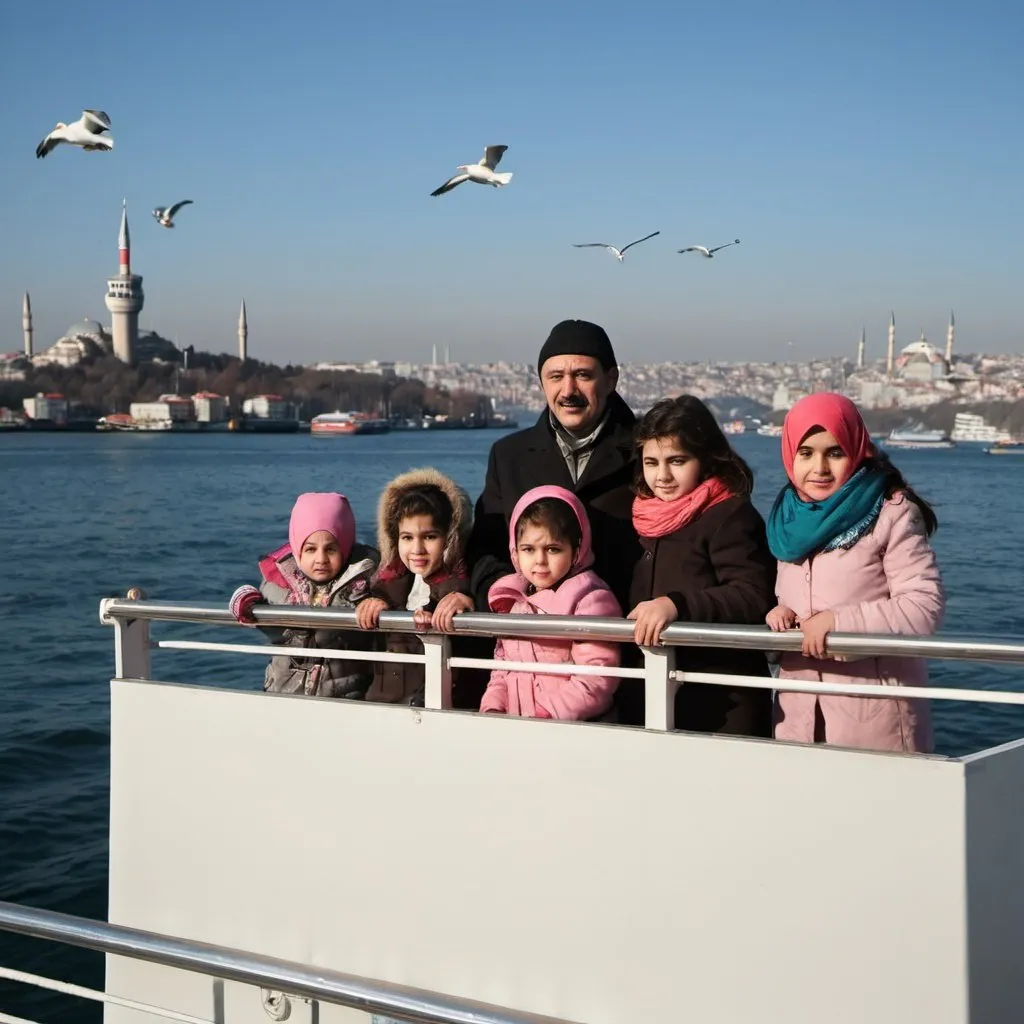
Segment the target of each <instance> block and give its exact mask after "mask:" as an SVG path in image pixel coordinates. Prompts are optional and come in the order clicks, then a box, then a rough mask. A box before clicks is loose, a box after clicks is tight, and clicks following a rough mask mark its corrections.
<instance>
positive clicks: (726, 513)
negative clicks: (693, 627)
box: [629, 497, 776, 736]
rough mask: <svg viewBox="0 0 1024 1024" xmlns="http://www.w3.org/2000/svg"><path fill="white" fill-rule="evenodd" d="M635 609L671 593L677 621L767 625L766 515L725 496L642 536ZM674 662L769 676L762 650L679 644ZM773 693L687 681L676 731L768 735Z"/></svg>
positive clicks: (770, 580)
mask: <svg viewBox="0 0 1024 1024" xmlns="http://www.w3.org/2000/svg"><path fill="white" fill-rule="evenodd" d="M640 543H641V545H642V546H643V549H644V554H643V557H642V558H641V559H640V561H639V562H638V563H637V564H636V567H635V569H634V570H633V586H632V588H631V590H630V595H629V598H630V608H635V607H636V606H637V605H638V604H639V603H640V602H641V601H649V600H651V598H654V597H666V596H667V597H670V598H671V599H672V601H673V603H674V604H675V606H676V611H677V613H678V616H679V620H678V621H680V622H714V623H723V624H732V625H755V624H756V625H763V624H764V619H765V616H766V615H767V614H768V612H769V611H771V609H772V608H773V607H774V606H775V569H776V562H775V559H774V558H773V557H772V554H771V552H770V551H769V550H768V541H767V538H766V536H765V527H764V520H763V519H762V518H761V515H760V513H759V512H758V511H757V510H756V509H755V508H754V506H753V505H752V504H751V503H750V501H749V499H747V498H739V497H736V498H728V499H727V500H725V501H722V502H720V503H718V504H717V505H713V506H712V507H711V508H709V509H707V510H706V511H705V512H703V513H702V514H701V515H700V516H699V517H698V518H697V519H695V520H694V521H693V522H691V523H688V524H687V525H686V526H683V527H681V528H680V529H678V530H676V531H675V532H674V533H670V534H668V535H667V536H665V537H653V538H652V537H641V538H640ZM676 667H677V668H680V669H683V670H684V671H686V670H689V671H691V672H722V673H728V674H731V675H753V676H767V675H768V674H769V673H768V663H767V661H766V659H765V656H764V654H762V653H761V652H760V651H747V650H737V649H732V650H730V649H728V648H723V647H717V648H716V647H677V648H676ZM771 707H772V702H771V691H770V690H755V689H735V690H730V689H728V688H726V687H724V686H716V685H714V684H711V683H684V684H683V685H682V686H680V687H679V690H678V691H677V693H676V709H675V713H676V728H677V729H686V730H689V731H693V732H718V733H732V734H734V735H745V736H771Z"/></svg>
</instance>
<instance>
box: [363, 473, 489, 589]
mask: <svg viewBox="0 0 1024 1024" xmlns="http://www.w3.org/2000/svg"><path fill="white" fill-rule="evenodd" d="M426 485H433V486H435V487H437V488H439V489H440V490H441V491H442V492H443V493H444V495H445V496H446V497H447V498H448V501H449V502H450V503H451V506H452V523H451V526H450V527H449V529H448V536H447V537H445V542H444V555H443V559H442V563H443V564H442V569H441V572H443V573H445V574H446V575H455V574H464V573H465V564H464V561H463V559H464V557H465V553H466V544H467V542H468V541H469V533H470V530H471V528H472V526H473V505H472V503H471V502H470V500H469V495H468V494H467V493H466V492H465V491H464V490H463V489H462V488H461V487H460V486H459V485H458V484H457V483H455V481H454V480H451V479H449V478H448V477H446V476H445V475H444V474H443V473H440V472H438V471H437V470H436V469H430V468H427V469H410V470H409V472H408V473H402V474H401V475H400V476H396V477H395V478H394V480H392V481H391V482H390V483H389V484H388V485H387V487H385V488H384V491H383V493H382V494H381V496H380V501H379V502H378V503H377V545H378V547H379V548H380V569H381V573H382V574H384V573H387V574H388V575H395V576H401V575H402V574H403V573H405V572H408V570H407V569H406V568H405V566H404V565H403V564H402V561H401V559H399V557H398V546H397V544H395V542H394V541H393V540H392V539H391V534H392V530H393V529H394V531H395V532H397V529H395V528H396V527H397V525H398V524H397V523H396V522H395V519H396V517H397V515H398V505H399V502H400V501H401V499H402V497H403V496H404V495H405V494H406V493H407V492H408V491H410V490H413V489H414V488H416V487H424V486H426Z"/></svg>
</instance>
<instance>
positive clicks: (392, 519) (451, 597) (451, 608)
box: [356, 469, 473, 707]
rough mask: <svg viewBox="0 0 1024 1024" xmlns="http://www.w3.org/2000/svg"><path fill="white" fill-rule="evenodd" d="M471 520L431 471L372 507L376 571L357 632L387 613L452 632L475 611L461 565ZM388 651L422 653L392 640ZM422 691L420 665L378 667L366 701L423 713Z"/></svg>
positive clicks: (463, 502)
mask: <svg viewBox="0 0 1024 1024" xmlns="http://www.w3.org/2000/svg"><path fill="white" fill-rule="evenodd" d="M472 520H473V510H472V505H471V504H470V501H469V496H468V495H467V494H466V492H465V491H464V490H463V489H462V488H461V487H459V486H458V484H456V483H455V482H454V481H452V480H450V479H449V478H448V477H446V476H445V475H444V474H443V473H439V472H438V471H437V470H436V469H414V470H410V471H409V472H408V473H402V474H401V475H400V476H397V477H395V479H394V480H392V481H391V482H390V483H389V484H388V485H387V487H385V488H384V492H383V493H382V494H381V496H380V501H379V503H378V507H377V535H378V543H379V545H380V552H381V560H380V569H379V570H378V572H377V574H376V576H375V577H374V580H373V584H372V586H371V588H370V596H369V597H368V598H367V599H366V600H365V601H363V602H361V603H360V605H359V607H358V609H357V611H356V615H357V619H358V622H359V625H360V626H362V627H363V628H364V629H370V628H372V627H374V626H376V625H377V623H378V621H379V619H380V613H381V612H384V611H411V612H413V613H414V616H415V619H416V624H417V626H419V627H420V628H423V629H426V628H429V627H432V628H434V629H440V630H442V631H449V630H450V629H451V620H452V616H453V615H455V614H456V613H457V612H459V611H468V610H470V609H472V607H473V601H472V598H471V597H469V581H468V578H467V574H466V567H465V563H464V554H465V549H466V542H467V540H468V539H469V531H470V528H471V526H472ZM387 650H389V651H393V652H404V653H409V654H420V653H422V650H423V645H422V644H421V643H420V641H419V640H418V639H417V638H416V637H415V636H414V635H412V634H409V633H391V634H389V635H388V640H387ZM423 687H424V670H423V666H422V665H418V664H410V663H405V662H384V663H379V664H377V665H375V667H374V677H373V684H372V685H371V687H370V689H369V690H368V691H367V694H366V699H367V700H373V701H381V702H383V703H387V704H412V705H414V706H416V707H422V706H423Z"/></svg>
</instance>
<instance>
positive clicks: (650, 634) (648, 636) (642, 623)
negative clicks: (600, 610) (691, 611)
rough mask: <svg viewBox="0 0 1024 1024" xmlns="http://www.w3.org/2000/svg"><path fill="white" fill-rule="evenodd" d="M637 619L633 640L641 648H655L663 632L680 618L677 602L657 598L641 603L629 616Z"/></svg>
mask: <svg viewBox="0 0 1024 1024" xmlns="http://www.w3.org/2000/svg"><path fill="white" fill-rule="evenodd" d="M626 618H627V619H635V620H636V626H635V627H634V628H633V640H634V641H635V642H636V643H638V644H639V645H640V646H641V647H654V646H655V645H656V644H657V643H658V641H660V640H661V631H662V630H663V629H664V628H665V627H666V626H667V625H668V624H669V623H670V622H675V621H676V619H678V618H679V613H678V611H677V610H676V604H675V601H673V600H672V598H670V597H656V598H655V599H654V600H653V601H641V602H640V603H639V604H638V605H637V606H636V607H635V608H634V609H633V610H632V611H631V612H630V613H629V614H628V615H627V616H626Z"/></svg>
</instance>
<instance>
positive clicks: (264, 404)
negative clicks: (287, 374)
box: [242, 395, 289, 420]
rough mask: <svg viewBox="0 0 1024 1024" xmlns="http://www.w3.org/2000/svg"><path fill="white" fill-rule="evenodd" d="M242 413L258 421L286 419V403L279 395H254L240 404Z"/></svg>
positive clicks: (287, 410) (287, 413) (287, 411)
mask: <svg viewBox="0 0 1024 1024" xmlns="http://www.w3.org/2000/svg"><path fill="white" fill-rule="evenodd" d="M242 412H243V413H245V415H246V416H252V417H253V418H255V419H258V420H285V419H288V415H289V409H288V403H287V402H286V401H285V400H284V399H283V398H282V397H281V396H280V395H256V396H255V397H253V398H247V399H246V400H245V401H244V402H243V403H242Z"/></svg>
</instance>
